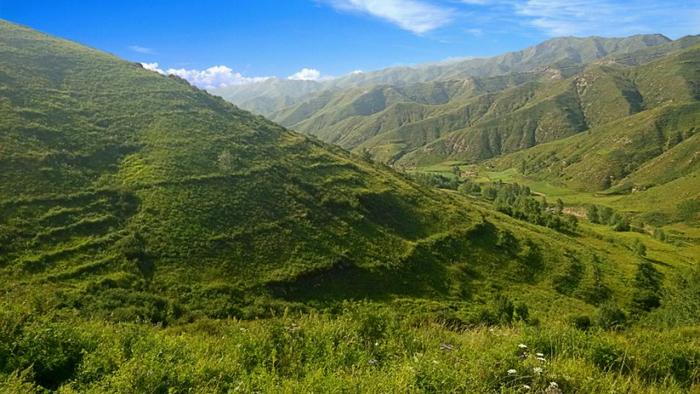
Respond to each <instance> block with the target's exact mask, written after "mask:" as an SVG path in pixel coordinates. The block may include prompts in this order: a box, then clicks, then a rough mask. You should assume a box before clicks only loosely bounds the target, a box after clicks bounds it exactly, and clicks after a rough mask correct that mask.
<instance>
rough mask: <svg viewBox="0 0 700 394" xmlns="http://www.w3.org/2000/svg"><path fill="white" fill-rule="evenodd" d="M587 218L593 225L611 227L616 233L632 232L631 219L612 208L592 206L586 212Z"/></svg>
mask: <svg viewBox="0 0 700 394" xmlns="http://www.w3.org/2000/svg"><path fill="white" fill-rule="evenodd" d="M586 217H587V218H588V220H589V221H590V222H591V223H597V224H605V225H609V226H612V228H613V230H615V231H630V221H629V219H628V218H627V217H625V216H623V215H621V214H619V213H617V212H615V211H614V210H613V209H612V208H610V207H604V206H598V205H594V204H591V205H589V206H588V210H587V211H586Z"/></svg>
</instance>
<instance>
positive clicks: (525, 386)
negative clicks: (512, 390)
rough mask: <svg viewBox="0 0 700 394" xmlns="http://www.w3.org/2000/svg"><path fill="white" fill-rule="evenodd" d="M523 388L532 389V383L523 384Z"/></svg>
mask: <svg viewBox="0 0 700 394" xmlns="http://www.w3.org/2000/svg"><path fill="white" fill-rule="evenodd" d="M523 388H524V389H525V390H532V387H530V385H527V384H524V385H523Z"/></svg>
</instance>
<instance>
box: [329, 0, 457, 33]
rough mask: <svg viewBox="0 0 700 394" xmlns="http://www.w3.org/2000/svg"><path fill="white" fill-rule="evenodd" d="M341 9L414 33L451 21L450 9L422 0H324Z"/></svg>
mask: <svg viewBox="0 0 700 394" xmlns="http://www.w3.org/2000/svg"><path fill="white" fill-rule="evenodd" d="M326 1H327V2H329V3H330V4H331V5H332V6H333V7H335V8H336V9H338V10H341V11H352V12H361V13H365V14H369V15H372V16H375V17H377V18H381V19H384V20H386V21H389V22H391V23H393V24H395V25H397V26H399V27H400V28H402V29H404V30H408V31H411V32H413V33H416V34H422V33H426V32H428V31H430V30H434V29H437V28H438V27H441V26H444V25H446V24H448V23H450V22H451V21H452V17H451V11H452V10H451V9H450V8H446V7H441V6H437V5H435V4H431V3H428V2H426V1H423V0H326Z"/></svg>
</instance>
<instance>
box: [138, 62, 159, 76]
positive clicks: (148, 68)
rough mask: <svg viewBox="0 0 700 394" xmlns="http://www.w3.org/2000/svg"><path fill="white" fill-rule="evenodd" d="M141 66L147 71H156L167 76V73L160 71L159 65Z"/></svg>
mask: <svg viewBox="0 0 700 394" xmlns="http://www.w3.org/2000/svg"><path fill="white" fill-rule="evenodd" d="M141 65H142V66H143V68H145V69H146V70H151V71H155V72H157V73H159V74H165V71H163V70H161V69H160V67H159V66H158V63H141Z"/></svg>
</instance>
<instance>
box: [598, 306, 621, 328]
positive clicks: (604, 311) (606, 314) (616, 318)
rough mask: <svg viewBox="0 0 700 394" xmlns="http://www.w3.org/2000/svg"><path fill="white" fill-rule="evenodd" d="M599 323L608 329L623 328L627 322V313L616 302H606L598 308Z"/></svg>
mask: <svg viewBox="0 0 700 394" xmlns="http://www.w3.org/2000/svg"><path fill="white" fill-rule="evenodd" d="M597 324H598V325H599V326H600V327H602V328H604V329H606V330H621V329H624V328H625V325H626V324H627V315H626V314H625V312H624V311H623V310H622V309H620V308H619V307H617V305H615V304H610V303H608V304H604V305H602V306H601V307H600V308H598V318H597Z"/></svg>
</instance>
